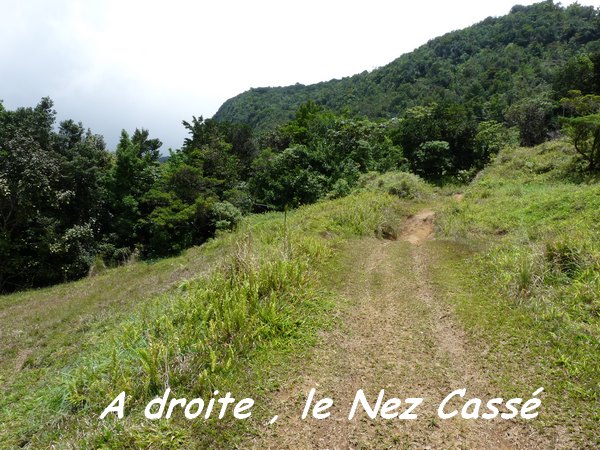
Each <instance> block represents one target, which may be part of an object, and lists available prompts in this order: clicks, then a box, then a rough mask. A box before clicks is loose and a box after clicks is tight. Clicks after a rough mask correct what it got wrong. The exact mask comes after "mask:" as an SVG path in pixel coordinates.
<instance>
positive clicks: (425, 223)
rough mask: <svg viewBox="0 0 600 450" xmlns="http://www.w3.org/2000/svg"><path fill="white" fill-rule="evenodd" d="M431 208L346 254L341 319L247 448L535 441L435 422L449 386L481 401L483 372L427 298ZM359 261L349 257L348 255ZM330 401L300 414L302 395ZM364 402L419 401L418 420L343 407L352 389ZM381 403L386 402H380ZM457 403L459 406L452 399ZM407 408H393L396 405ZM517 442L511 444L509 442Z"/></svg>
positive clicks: (496, 427) (447, 317) (485, 391)
mask: <svg viewBox="0 0 600 450" xmlns="http://www.w3.org/2000/svg"><path fill="white" fill-rule="evenodd" d="M433 220H434V213H433V211H430V210H425V211H422V212H420V213H419V214H416V215H415V216H413V217H411V218H409V219H408V220H407V221H406V223H405V225H404V227H403V229H402V232H401V233H400V240H398V241H382V240H375V239H366V240H362V241H360V242H359V243H358V244H357V245H355V246H353V247H352V248H351V249H349V250H348V251H349V252H350V254H349V255H348V261H349V264H352V266H353V270H352V271H348V272H347V273H348V276H347V277H346V279H345V280H344V282H343V285H344V287H343V288H342V294H343V295H344V297H345V298H346V299H347V301H348V303H347V304H346V305H344V306H343V307H342V312H341V317H340V321H341V326H340V327H338V328H337V329H335V330H334V331H331V332H328V333H325V334H324V335H323V337H322V340H321V342H320V344H319V345H318V347H317V349H316V351H315V353H314V356H313V357H312V358H311V360H310V361H307V362H306V364H305V367H304V369H303V373H302V374H301V375H300V376H299V377H298V378H297V379H295V380H292V381H290V382H289V383H288V385H286V386H284V387H283V388H282V389H281V390H280V392H279V393H278V396H277V399H276V400H275V401H274V404H273V406H272V408H273V410H274V411H276V412H278V413H279V419H278V420H277V422H276V423H274V424H273V425H268V424H265V426H264V430H262V431H263V432H264V433H262V437H261V438H260V439H259V438H257V439H256V440H255V441H253V442H251V443H249V444H248V446H250V447H254V448H278V449H280V448H286V449H359V448H376V449H379V448H420V449H434V448H435V449H437V448H461V449H471V448H473V449H512V448H541V447H543V446H540V445H539V442H538V443H537V444H536V442H534V439H533V438H532V436H531V434H530V433H529V432H528V431H527V430H526V429H525V428H523V426H521V425H519V424H516V425H515V424H514V422H513V423H512V424H508V423H507V422H509V421H497V420H493V421H483V420H476V421H473V420H470V421H469V420H464V419H462V418H454V419H449V420H442V419H440V418H439V417H438V416H437V406H438V405H439V403H440V401H441V400H442V399H443V398H444V397H445V396H446V395H447V394H449V393H450V392H452V391H453V390H455V389H460V388H464V387H466V388H467V395H468V396H469V397H468V398H472V397H480V398H482V399H488V398H491V397H495V396H496V394H498V393H493V392H490V391H489V388H488V386H487V385H486V382H485V378H484V377H483V376H482V375H481V374H480V373H479V372H478V369H477V365H476V364H475V362H474V359H473V358H472V357H471V354H470V353H469V351H470V350H469V346H468V343H467V340H466V338H465V336H464V334H463V332H462V330H461V329H460V328H459V327H457V326H456V324H455V323H454V321H453V319H452V314H451V311H450V310H449V308H448V307H447V306H445V305H444V303H443V301H441V300H440V299H438V298H436V294H435V291H434V289H433V287H432V285H431V284H430V281H429V279H428V264H429V261H428V252H429V251H431V250H430V249H429V248H428V242H427V240H428V239H429V238H431V237H432V234H433V230H434V227H433ZM357 261H358V262H357ZM313 387H314V388H316V389H317V397H318V398H324V397H330V398H332V399H333V401H334V405H333V407H332V408H331V409H330V411H331V413H332V414H331V416H330V417H329V418H328V419H326V420H315V419H313V418H311V417H309V418H308V419H306V420H301V418H300V416H301V414H302V410H303V408H304V404H305V401H306V396H307V393H308V392H309V390H310V389H311V388H313ZM359 389H363V390H364V392H365V394H366V395H367V398H368V399H369V401H370V402H371V404H373V403H375V400H376V398H377V395H378V394H379V391H380V390H381V389H385V399H386V400H387V399H389V398H392V397H397V398H400V399H406V398H410V397H421V398H424V399H425V400H424V402H423V404H422V405H421V406H419V408H418V410H417V411H416V412H417V413H418V419H417V420H399V419H393V420H383V419H381V418H380V417H378V418H376V419H373V420H372V419H370V418H369V417H368V416H367V415H366V414H365V413H364V412H362V410H360V411H361V414H359V415H358V416H357V417H355V418H354V419H353V420H348V413H349V411H350V408H351V404H352V402H353V400H354V397H355V395H356V392H357V390H359ZM384 401H385V400H384ZM461 404H462V403H461ZM461 404H458V403H452V404H451V405H454V406H460V405H461ZM405 408H406V405H405V404H404V402H403V405H402V406H401V408H400V411H404V409H405ZM517 443H518V444H517Z"/></svg>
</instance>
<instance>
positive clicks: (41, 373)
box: [0, 192, 412, 448]
mask: <svg viewBox="0 0 600 450" xmlns="http://www.w3.org/2000/svg"><path fill="white" fill-rule="evenodd" d="M410 211H412V208H411V206H410V205H406V204H402V203H401V202H400V201H399V199H398V197H394V196H391V195H387V194H386V195H382V194H380V193H375V192H365V193H361V194H357V195H353V196H349V197H346V198H344V199H339V200H334V201H329V202H326V203H321V204H317V205H313V206H308V207H305V208H301V209H300V210H298V211H294V212H292V213H289V214H288V215H287V217H284V216H283V215H282V214H267V215H261V216H255V217H251V218H249V219H248V220H246V221H245V223H244V224H243V225H242V226H241V227H240V229H239V230H238V231H237V232H235V233H233V234H227V235H223V236H221V237H219V238H217V239H215V240H213V241H211V242H210V243H208V244H206V245H205V246H203V247H202V248H199V249H192V250H190V251H188V252H187V253H186V254H185V255H183V256H181V257H179V258H175V259H171V260H165V261H161V262H158V263H156V264H151V265H148V264H145V263H139V264H135V265H132V266H129V267H124V268H119V269H115V270H111V271H108V272H106V273H104V274H102V275H100V276H97V277H94V278H90V279H86V280H82V281H80V282H78V283H72V284H67V285H63V286H58V287H55V288H51V289H46V290H41V291H35V292H26V293H21V294H16V295H13V296H8V297H4V298H2V300H1V301H0V305H1V308H2V309H1V310H0V314H1V316H0V317H1V318H2V319H1V320H2V330H3V335H6V336H7V337H8V339H6V340H5V339H3V344H2V345H3V346H5V348H7V349H10V353H9V352H7V355H8V356H7V357H5V359H4V360H3V364H2V367H3V376H4V377H5V379H8V377H10V379H8V380H7V382H6V381H5V383H4V384H3V388H2V389H3V392H2V394H3V395H2V400H0V402H1V404H0V411H1V412H0V423H1V424H2V425H1V426H0V444H1V446H2V447H12V446H31V447H34V448H39V447H45V446H48V445H49V444H51V443H55V444H59V446H61V447H71V446H74V447H82V446H83V447H107V448H115V447H119V448H140V447H152V448H154V447H173V448H179V447H180V446H181V445H183V443H184V442H185V443H187V444H186V445H191V446H194V445H197V446H200V447H202V445H203V444H202V443H203V441H205V440H206V439H209V441H210V442H214V441H213V439H214V436H212V437H211V436H210V434H211V433H208V432H207V433H204V434H201V435H200V436H198V430H197V429H194V425H193V422H194V421H186V420H180V421H177V420H173V421H159V422H155V423H150V422H148V421H145V420H142V419H143V416H142V414H140V411H137V412H138V413H137V414H133V413H132V414H130V415H128V416H127V417H126V418H125V419H124V420H123V421H116V420H114V421H111V420H106V421H103V422H100V421H99V420H98V415H99V413H100V412H101V411H102V410H103V409H104V407H106V406H107V405H108V404H109V403H110V402H111V401H112V400H113V398H114V397H115V396H116V395H117V394H118V393H119V392H121V391H122V390H125V391H126V392H127V394H128V398H127V409H128V410H138V409H139V407H140V406H141V405H143V404H145V403H147V402H148V401H149V400H150V399H152V398H154V397H155V396H156V394H158V393H159V392H162V391H163V390H164V388H165V386H167V385H168V386H170V387H171V389H173V391H176V392H177V395H178V396H193V397H198V396H202V395H204V394H207V393H208V394H210V392H211V391H212V389H215V388H216V387H219V389H222V390H224V389H225V388H226V387H231V388H236V386H237V387H239V386H240V385H243V383H244V379H245V380H246V383H250V384H251V386H252V391H253V392H255V393H257V395H258V394H259V393H260V390H261V389H264V388H265V386H266V385H267V384H268V383H269V381H268V379H267V380H265V381H264V382H263V381H260V380H257V379H255V378H254V375H255V374H257V373H260V368H261V367H264V364H263V362H264V360H265V359H267V360H268V361H269V363H270V364H273V365H274V364H276V361H274V360H273V358H272V357H271V356H272V355H275V354H277V353H278V352H281V356H280V359H281V358H284V355H285V354H289V352H290V351H291V350H290V349H292V348H293V349H295V352H296V353H297V352H298V351H300V350H301V349H302V348H306V346H307V344H308V343H310V342H311V340H312V339H314V336H315V329H316V328H317V327H318V326H324V325H325V324H326V323H327V317H326V315H325V314H324V313H325V312H326V311H327V309H328V308H329V305H330V302H329V300H328V294H327V292H326V291H323V290H322V289H321V288H320V284H319V282H318V280H319V278H320V276H321V272H324V270H321V271H320V270H319V269H320V268H323V267H325V265H326V264H328V263H329V262H330V261H332V260H333V259H334V258H333V256H334V255H335V252H336V246H337V245H338V243H339V242H341V241H343V240H345V239H347V238H349V237H350V236H373V235H378V234H379V235H380V234H381V233H382V232H383V231H382V230H390V229H393V228H394V227H395V226H398V225H399V224H400V223H401V218H402V217H403V216H404V215H407V214H408V213H409V212H410ZM202 273H204V274H205V275H204V276H202V275H201V274H202ZM163 291H166V292H163ZM15 308H18V310H19V311H20V312H19V315H18V316H16V315H14V314H13V313H12V310H13V309H15ZM15 317H18V318H19V319H18V321H16V320H15ZM5 330H6V331H5ZM23 355H25V356H23ZM11 365H12V367H11ZM11 369H12V370H11ZM11 374H12V375H11ZM236 390H239V389H236ZM142 410H143V408H142ZM195 426H196V427H197V426H198V425H195ZM230 426H233V425H231V424H230ZM209 428H210V429H211V430H213V431H214V430H219V426H218V425H215V426H214V427H212V428H211V427H204V429H205V431H206V430H208V429H209ZM191 436H195V437H194V438H191ZM230 438H231V439H234V438H235V436H230ZM219 439H221V440H224V439H227V437H226V436H221V437H220V438H219Z"/></svg>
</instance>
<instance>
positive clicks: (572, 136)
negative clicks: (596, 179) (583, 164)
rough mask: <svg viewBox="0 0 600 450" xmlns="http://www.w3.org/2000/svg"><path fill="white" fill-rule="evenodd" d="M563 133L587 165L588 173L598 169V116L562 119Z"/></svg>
mask: <svg viewBox="0 0 600 450" xmlns="http://www.w3.org/2000/svg"><path fill="white" fill-rule="evenodd" d="M563 123H564V127H563V132H564V133H565V134H566V135H567V136H568V137H569V140H570V141H571V143H572V144H573V146H574V147H575V150H577V153H579V155H581V157H583V159H585V160H586V161H587V163H588V170H589V171H592V172H593V171H598V170H599V169H600V114H590V115H587V116H581V117H569V118H563Z"/></svg>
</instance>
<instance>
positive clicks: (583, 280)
mask: <svg viewBox="0 0 600 450" xmlns="http://www.w3.org/2000/svg"><path fill="white" fill-rule="evenodd" d="M576 173H577V171H576V170H575V167H574V166H573V158H572V153H571V152H570V151H569V148H568V146H566V145H565V144H563V143H561V142H551V143H547V144H545V145H542V146H539V147H536V148H533V149H529V148H521V149H516V150H506V151H504V152H502V153H501V154H500V155H499V156H498V158H497V160H496V161H495V162H494V163H493V164H492V165H491V166H490V167H488V168H487V169H486V170H485V171H484V172H483V173H482V174H480V176H479V177H478V178H477V180H476V181H475V182H474V183H473V184H472V185H471V186H470V187H469V188H468V189H467V190H466V192H465V198H464V201H462V202H455V203H451V204H447V205H446V206H445V207H443V212H442V214H441V215H440V219H439V221H438V225H439V227H440V231H441V232H442V234H444V235H445V236H446V237H447V238H450V239H449V240H448V241H446V242H440V248H439V252H438V258H439V265H438V268H437V274H436V276H437V279H438V284H439V286H440V289H442V290H443V291H445V292H446V293H447V295H448V296H449V298H450V299H451V300H452V301H453V302H454V303H455V305H456V308H457V314H458V316H459V317H460V319H461V320H462V321H463V323H464V325H465V328H466V329H467V330H468V331H469V333H470V334H471V336H472V337H473V341H474V342H477V343H478V345H479V347H480V348H481V349H482V352H483V354H484V357H483V358H482V359H483V363H484V364H486V365H487V366H488V369H489V373H490V376H491V377H493V378H495V381H496V383H497V384H498V386H499V387H500V389H502V391H501V392H506V393H507V395H508V394H509V393H510V392H517V391H518V387H519V385H520V384H521V385H522V384H523V383H525V380H527V381H528V382H531V380H535V381H536V382H537V384H538V385H539V386H543V387H544V388H545V397H544V398H545V400H544V406H545V408H546V410H545V413H544V414H543V416H542V418H541V420H540V421H537V422H536V424H537V425H539V426H540V427H543V426H556V427H559V429H564V430H565V431H567V432H570V433H573V434H574V436H576V438H575V439H580V442H579V443H576V444H573V445H574V446H578V445H584V444H585V445H588V446H589V445H590V443H591V442H594V443H596V445H597V444H600V433H599V432H598V429H599V423H598V422H599V420H600V185H598V184H597V183H593V182H592V181H593V180H588V182H587V183H586V182H582V180H578V181H579V183H578V184H576V183H574V182H572V181H569V180H570V179H572V178H574V175H573V174H576ZM592 445H593V444H592Z"/></svg>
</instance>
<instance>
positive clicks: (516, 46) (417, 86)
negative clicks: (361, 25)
mask: <svg viewBox="0 0 600 450" xmlns="http://www.w3.org/2000/svg"><path fill="white" fill-rule="evenodd" d="M599 52H600V13H599V11H598V10H597V9H595V8H594V7H591V6H581V5H578V4H573V5H570V6H568V7H562V6H560V4H555V3H553V2H552V1H544V2H541V3H537V4H534V5H531V6H515V7H513V8H512V10H511V11H510V13H509V14H508V15H506V16H503V17H499V18H492V17H489V18H487V19H485V20H484V21H482V22H480V23H478V24H476V25H473V26H471V27H469V28H466V29H463V30H460V31H454V32H451V33H448V34H446V35H444V36H441V37H438V38H436V39H433V40H431V41H430V42H428V43H427V44H426V45H423V46H422V47H420V48H418V49H416V50H415V51H413V52H411V53H408V54H405V55H403V56H401V57H399V58H398V59H396V60H395V61H393V62H391V63H390V64H388V65H386V66H384V67H381V68H378V69H376V70H373V71H371V72H366V71H365V72H363V73H361V74H357V75H354V76H351V77H347V78H343V79H341V80H331V81H327V82H322V83H317V84H313V85H309V86H304V85H301V84H296V85H294V86H286V87H274V88H266V87H262V88H255V89H251V90H249V91H247V92H244V93H242V94H240V95H238V96H236V97H234V98H232V99H230V100H228V101H226V102H225V103H224V104H223V105H222V106H221V108H220V109H219V110H218V111H217V113H216V114H215V116H214V118H215V119H217V120H219V121H230V122H239V123H244V124H248V125H250V126H252V127H253V128H254V129H256V130H259V131H263V130H269V129H272V128H274V127H275V126H276V125H278V124H281V123H283V122H285V121H287V120H290V119H291V118H292V117H293V116H294V113H295V111H296V109H297V108H298V107H299V106H300V105H301V104H302V103H305V102H307V101H309V100H310V101H314V102H316V103H318V104H320V105H323V106H325V107H327V108H329V109H331V110H333V111H335V112H338V113H340V112H346V113H349V114H351V115H358V116H365V117H369V118H372V119H376V118H392V117H400V116H402V115H403V114H404V112H405V111H406V110H407V109H409V108H411V107H414V106H419V105H427V104H430V103H432V102H438V103H439V102H452V103H458V104H461V105H463V106H464V108H465V110H466V111H468V114H469V115H473V116H475V117H476V118H477V119H478V120H480V121H483V120H495V121H498V122H503V121H507V122H515V121H518V120H519V115H520V114H521V112H520V110H523V109H527V110H531V109H536V110H537V111H536V113H537V114H542V115H543V116H544V117H543V119H545V122H547V123H545V124H544V125H549V123H548V122H550V121H551V119H552V117H553V114H552V106H551V105H550V104H549V100H550V99H558V98H560V97H562V96H564V95H565V94H566V92H567V90H569V89H578V90H581V91H584V92H585V91H590V90H593V89H595V90H598V87H599V86H600V53H599ZM590 65H594V66H595V72H593V73H592V72H589V68H590ZM544 131H545V130H544ZM534 138H536V136H534ZM534 140H539V138H537V139H534Z"/></svg>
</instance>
